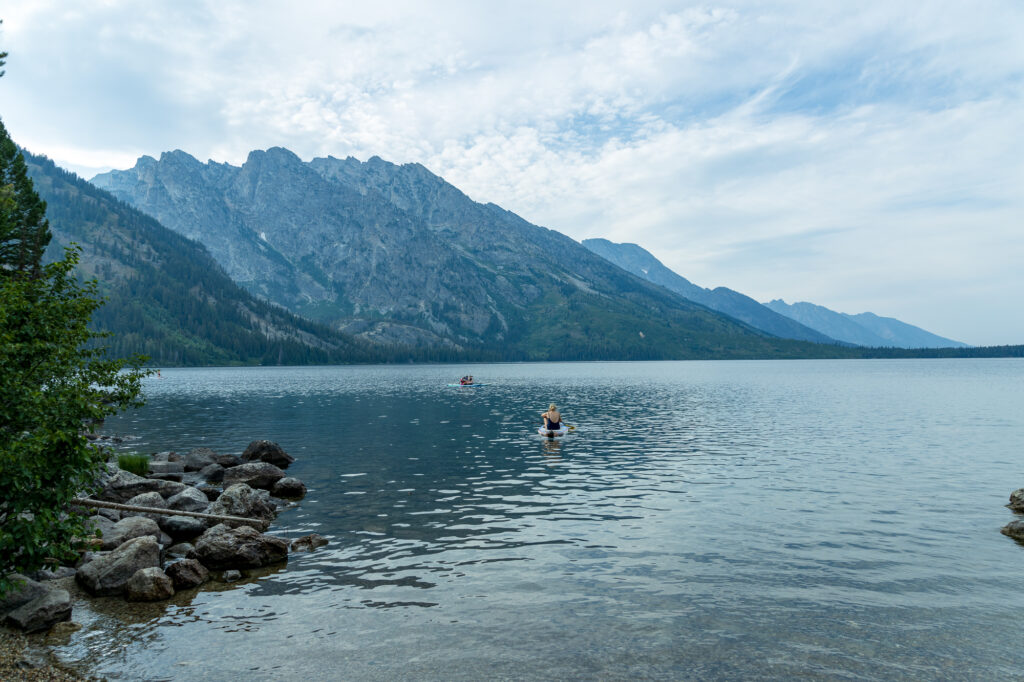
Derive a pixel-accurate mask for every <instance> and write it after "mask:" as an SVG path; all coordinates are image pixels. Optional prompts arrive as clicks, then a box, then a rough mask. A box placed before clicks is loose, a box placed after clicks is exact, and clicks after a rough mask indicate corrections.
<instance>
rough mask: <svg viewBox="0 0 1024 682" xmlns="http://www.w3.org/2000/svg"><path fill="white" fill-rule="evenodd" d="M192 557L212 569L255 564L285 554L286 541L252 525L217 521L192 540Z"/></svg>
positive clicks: (270, 561) (282, 558)
mask: <svg viewBox="0 0 1024 682" xmlns="http://www.w3.org/2000/svg"><path fill="white" fill-rule="evenodd" d="M195 545H196V549H195V552H194V554H195V558H196V559H199V561H200V562H202V564H203V565H204V566H206V567H208V568H212V569H214V570H221V569H227V568H259V567H260V566H268V565H270V564H275V563H278V562H281V561H285V560H286V559H287V558H288V542H287V541H286V540H283V539H282V538H278V537H274V536H273V535H266V534H264V533H260V532H259V531H258V530H256V529H255V528H251V527H249V526H241V527H239V528H230V527H228V526H227V525H225V524H223V523H220V524H217V525H216V526H214V527H213V528H211V529H210V530H208V531H206V532H205V533H203V534H202V535H201V536H199V539H198V540H196V543H195Z"/></svg>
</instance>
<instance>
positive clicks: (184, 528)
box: [159, 516, 206, 544]
mask: <svg viewBox="0 0 1024 682" xmlns="http://www.w3.org/2000/svg"><path fill="white" fill-rule="evenodd" d="M159 525H160V528H161V530H163V531H164V532H165V533H167V534H168V535H169V536H170V537H171V538H172V540H173V541H174V542H179V541H181V540H191V539H192V538H194V537H195V536H197V535H201V534H202V533H203V531H205V530H206V521H204V520H203V519H197V518H196V517H194V516H165V517H163V518H162V519H161V520H160V523H159ZM168 544H169V543H168Z"/></svg>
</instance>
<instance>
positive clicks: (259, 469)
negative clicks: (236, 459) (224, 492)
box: [224, 462, 284, 490]
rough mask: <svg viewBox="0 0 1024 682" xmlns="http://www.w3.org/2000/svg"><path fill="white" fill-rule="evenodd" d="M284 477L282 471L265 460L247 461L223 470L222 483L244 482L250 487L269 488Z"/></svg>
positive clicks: (228, 484)
mask: <svg viewBox="0 0 1024 682" xmlns="http://www.w3.org/2000/svg"><path fill="white" fill-rule="evenodd" d="M282 478H284V472H283V471H281V470H280V469H278V468H277V467H276V466H274V465H273V464H268V463H267V462H249V463H248V464H240V465H238V466H236V467H232V468H231V469H226V470H225V471H224V485H225V486H231V485H234V484H235V483H244V484H246V485H247V486H249V487H251V488H263V489H265V490H270V489H271V488H273V487H274V484H275V483H277V482H278V481H280V480H281V479H282Z"/></svg>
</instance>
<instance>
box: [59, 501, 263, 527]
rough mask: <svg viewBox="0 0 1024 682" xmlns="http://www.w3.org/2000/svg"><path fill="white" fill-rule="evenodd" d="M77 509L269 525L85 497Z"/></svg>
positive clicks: (242, 519) (217, 515)
mask: <svg viewBox="0 0 1024 682" xmlns="http://www.w3.org/2000/svg"><path fill="white" fill-rule="evenodd" d="M71 504H72V505H74V506H76V507H95V508H98V509H116V510H117V511H126V512H135V513H136V514H162V515H164V516H193V517H195V518H197V519H207V520H210V521H224V522H227V523H247V524H249V525H251V526H254V527H255V528H256V529H257V530H266V528H267V526H268V525H269V524H268V523H267V522H266V521H263V520H261V519H248V518H246V517H244V516H222V515H221V514H204V513H203V512H190V511H179V510H177V509H160V508H159V507H136V506H135V505H133V504H121V503H119V502H105V501H104V500H91V499H89V498H85V497H78V498H75V499H74V500H72V501H71Z"/></svg>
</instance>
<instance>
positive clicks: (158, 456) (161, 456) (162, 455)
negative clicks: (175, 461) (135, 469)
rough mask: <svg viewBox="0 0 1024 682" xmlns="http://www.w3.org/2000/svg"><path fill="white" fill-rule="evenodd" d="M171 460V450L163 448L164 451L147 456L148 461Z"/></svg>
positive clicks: (151, 462)
mask: <svg viewBox="0 0 1024 682" xmlns="http://www.w3.org/2000/svg"><path fill="white" fill-rule="evenodd" d="M169 461H171V452H170V451H169V450H165V451H164V452H157V453H154V454H152V455H150V456H149V463H150V464H153V462H169Z"/></svg>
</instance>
